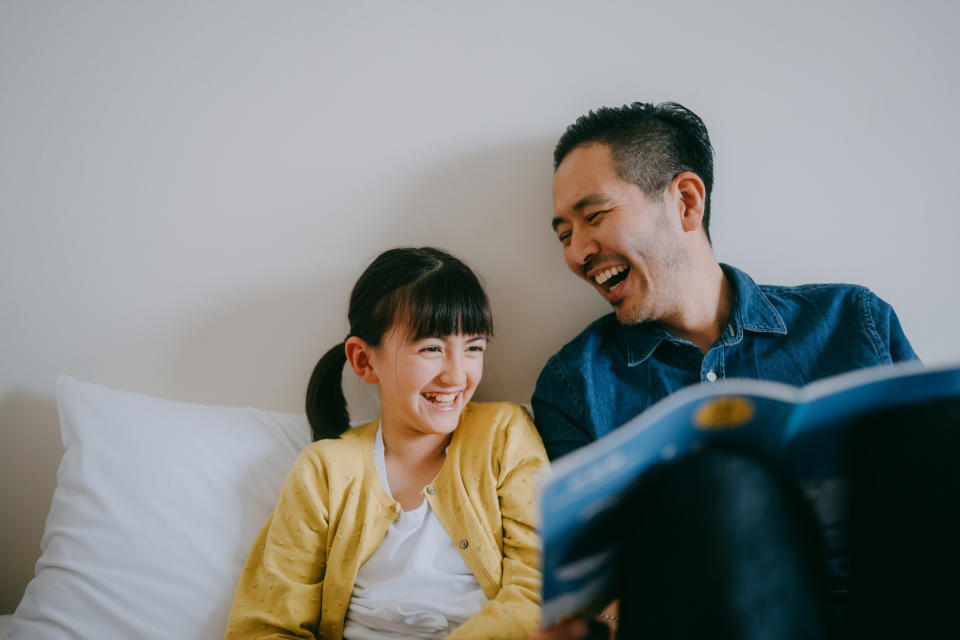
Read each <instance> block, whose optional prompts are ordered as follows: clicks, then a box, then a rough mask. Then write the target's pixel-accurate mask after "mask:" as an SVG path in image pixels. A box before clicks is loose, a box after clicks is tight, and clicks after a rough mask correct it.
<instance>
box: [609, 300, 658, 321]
mask: <svg viewBox="0 0 960 640" xmlns="http://www.w3.org/2000/svg"><path fill="white" fill-rule="evenodd" d="M610 304H611V306H612V307H613V312H614V313H615V314H616V315H617V320H618V321H619V322H620V324H640V323H641V322H648V321H649V320H650V317H649V315H650V314H649V313H647V312H646V311H645V310H644V309H637V308H636V307H632V306H630V305H628V304H624V301H623V300H617V301H616V302H611V303H610Z"/></svg>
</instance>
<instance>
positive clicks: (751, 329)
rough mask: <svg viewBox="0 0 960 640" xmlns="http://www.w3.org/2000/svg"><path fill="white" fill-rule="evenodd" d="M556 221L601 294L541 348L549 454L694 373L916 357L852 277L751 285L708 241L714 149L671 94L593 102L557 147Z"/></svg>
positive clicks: (703, 378)
mask: <svg viewBox="0 0 960 640" xmlns="http://www.w3.org/2000/svg"><path fill="white" fill-rule="evenodd" d="M554 163H555V174H554V183H553V201H554V218H553V229H554V230H555V231H556V234H557V238H558V239H559V240H560V242H561V244H562V245H563V253H564V257H565V258H566V261H567V265H568V266H569V267H570V269H571V270H572V271H573V272H574V273H575V274H576V275H578V276H580V277H581V278H583V279H584V280H586V281H587V282H589V283H590V285H591V286H592V287H593V288H595V289H596V290H597V291H598V292H599V293H600V294H601V295H602V296H604V297H605V298H606V299H607V300H608V301H609V302H610V304H611V305H612V306H613V313H611V314H609V315H607V316H604V317H602V318H600V319H599V320H597V321H595V322H594V323H592V324H591V325H589V326H588V327H587V328H586V329H584V331H583V332H582V333H580V335H579V336H577V337H576V338H574V339H573V340H572V341H571V342H569V343H568V344H567V345H566V346H564V347H563V348H562V349H561V350H560V351H559V352H558V353H557V354H556V355H554V356H553V357H552V358H551V359H550V360H549V362H547V364H546V366H545V367H544V369H543V371H542V373H541V374H540V378H539V380H538V381H537V386H536V390H535V391H534V395H533V399H532V404H533V409H534V414H535V421H536V424H537V427H538V428H539V430H540V433H541V435H542V437H543V441H544V444H545V445H546V447H547V453H548V454H549V456H550V458H551V459H553V458H556V457H558V456H562V455H564V454H566V453H569V452H570V451H572V450H574V449H576V448H578V447H580V446H582V445H584V444H587V443H588V442H591V441H593V440H596V439H597V438H600V437H602V436H604V435H606V434H607V433H609V432H610V431H611V430H613V429H615V428H617V427H619V426H620V425H622V424H624V423H625V422H627V421H628V420H630V419H631V418H633V417H635V416H636V415H638V414H639V413H641V412H642V411H643V410H644V409H646V408H647V407H649V406H650V405H651V404H653V403H655V402H656V401H658V400H660V399H662V398H664V397H666V396H667V395H669V394H670V393H672V392H674V391H676V390H678V389H680V388H682V387H685V386H688V385H691V384H696V383H698V382H714V381H716V380H721V379H724V378H762V379H767V380H776V381H779V382H785V383H787V384H792V385H797V386H799V385H804V384H806V383H808V382H811V381H813V380H816V379H818V378H824V377H827V376H831V375H834V374H838V373H842V372H845V371H850V370H853V369H859V368H863V367H869V366H873V365H879V364H889V363H891V362H895V361H898V360H910V359H915V358H916V357H917V356H916V354H915V353H914V351H913V349H912V348H911V346H910V343H909V342H908V341H907V338H906V337H905V336H904V334H903V331H902V329H901V328H900V323H899V321H898V319H897V316H896V314H895V313H894V311H893V309H892V308H891V307H890V306H889V305H888V304H887V303H885V302H884V301H883V300H881V299H880V298H878V297H877V296H876V295H874V294H873V293H872V292H871V291H869V290H868V289H866V288H864V287H859V286H852V285H805V286H800V287H781V286H758V285H756V284H755V283H754V281H753V280H752V279H751V278H750V277H749V276H748V275H747V274H745V273H744V272H742V271H740V270H738V269H735V268H734V267H731V266H728V265H723V264H719V263H718V262H717V259H716V257H715V256H714V254H713V248H712V246H711V243H710V231H709V224H710V192H711V189H712V187H713V148H712V146H711V144H710V139H709V136H708V135H707V129H706V127H705V126H704V124H703V122H702V121H701V120H700V118H699V117H697V116H696V115H695V114H694V113H693V112H691V111H690V110H688V109H686V108H684V107H682V106H680V105H678V104H675V103H665V104H660V105H652V104H644V103H634V104H632V105H629V106H623V107H620V108H601V109H598V110H596V111H592V112H590V113H589V114H587V115H585V116H583V117H581V118H580V119H578V120H577V121H576V122H575V123H574V124H573V125H571V126H570V127H568V128H567V130H566V132H565V133H564V134H563V136H562V137H561V138H560V141H559V142H558V143H557V147H556V150H555V151H554Z"/></svg>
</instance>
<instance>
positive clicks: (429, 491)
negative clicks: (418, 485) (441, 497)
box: [427, 487, 437, 495]
mask: <svg viewBox="0 0 960 640" xmlns="http://www.w3.org/2000/svg"><path fill="white" fill-rule="evenodd" d="M436 492H437V490H436V489H434V488H433V487H427V493H429V494H430V495H433V494H435V493H436Z"/></svg>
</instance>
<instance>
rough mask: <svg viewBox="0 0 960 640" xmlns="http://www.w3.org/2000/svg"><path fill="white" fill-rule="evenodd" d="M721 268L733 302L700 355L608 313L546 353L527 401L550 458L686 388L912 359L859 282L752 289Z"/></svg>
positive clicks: (648, 326)
mask: <svg viewBox="0 0 960 640" xmlns="http://www.w3.org/2000/svg"><path fill="white" fill-rule="evenodd" d="M721 267H722V268H723V272H724V275H725V276H726V277H727V279H728V280H729V281H730V283H731V284H732V285H733V289H734V290H735V294H734V300H733V304H732V306H731V309H730V315H729V317H728V318H727V326H726V328H725V330H724V331H723V333H722V335H721V336H720V337H719V338H718V339H717V341H716V342H714V344H713V346H711V347H710V350H709V351H707V352H706V353H705V354H704V353H703V352H702V351H700V349H699V347H697V346H696V345H694V344H693V343H692V342H689V341H687V340H684V339H681V338H677V337H675V336H673V335H671V334H670V333H669V332H667V331H666V330H664V329H663V328H661V327H660V326H658V325H657V324H655V323H641V324H636V325H624V324H621V323H620V322H618V321H617V318H616V316H615V315H614V314H613V313H611V314H609V315H606V316H604V317H602V318H600V319H599V320H597V321H595V322H593V323H592V324H590V325H589V326H588V327H587V328H586V329H585V330H584V331H583V332H582V333H581V334H580V335H578V336H577V337H576V338H574V339H573V340H572V341H571V342H570V343H568V344H567V345H566V346H564V347H563V348H562V349H561V350H560V351H559V352H558V353H557V354H556V355H554V356H553V357H552V358H550V360H549V361H548V362H547V364H546V366H545V367H544V368H543V371H542V372H541V373H540V378H539V379H538V380H537V387H536V389H535V390H534V393H533V398H532V401H531V402H532V405H533V411H534V422H535V423H536V425H537V429H539V431H540V435H541V437H542V438H543V443H544V445H546V448H547V454H548V455H549V457H550V458H551V459H554V458H557V457H559V456H562V455H563V454H565V453H568V452H570V451H573V450H574V449H577V448H578V447H581V446H583V445H584V444H587V443H588V442H591V441H593V440H596V439H597V438H602V437H603V436H604V435H606V434H607V433H609V432H610V431H612V430H613V429H615V428H616V427H618V426H620V425H622V424H624V423H626V422H627V421H628V420H630V419H631V418H633V417H635V416H636V415H638V414H639V413H640V412H642V411H643V410H644V409H646V408H647V407H649V406H650V405H652V404H653V403H655V402H657V401H658V400H661V399H662V398H665V397H666V396H668V395H669V394H671V393H673V392H674V391H677V390H678V389H681V388H683V387H686V386H688V385H692V384H697V383H707V384H709V383H711V382H714V381H716V380H722V379H726V378H754V379H757V378H759V379H764V380H774V381H777V382H783V383H786V384H790V385H794V386H802V385H805V384H807V383H808V382H812V381H814V380H817V379H819V378H825V377H828V376H832V375H836V374H839V373H844V372H846V371H851V370H853V369H861V368H864V367H871V366H875V365H882V364H890V363H892V362H897V361H900V360H914V359H916V358H917V355H916V354H915V353H914V351H913V348H912V347H911V346H910V343H909V341H908V340H907V338H906V336H905V335H904V334H903V330H902V329H901V328H900V321H899V320H898V319H897V315H896V313H894V311H893V308H892V307H891V306H890V305H889V304H887V303H886V302H884V301H883V300H881V299H880V298H878V297H877V296H876V295H874V293H873V292H871V291H870V290H869V289H867V288H865V287H860V286H855V285H848V284H809V285H802V286H799V287H781V286H770V285H762V286H758V285H757V284H756V283H755V282H754V281H753V280H752V279H751V278H750V276H748V275H747V274H745V273H744V272H742V271H740V270H738V269H735V268H733V267H731V266H729V265H721Z"/></svg>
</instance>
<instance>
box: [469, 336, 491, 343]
mask: <svg viewBox="0 0 960 640" xmlns="http://www.w3.org/2000/svg"><path fill="white" fill-rule="evenodd" d="M477 340H483V341H484V342H486V340H487V336H474V337H472V338H470V339H469V340H467V342H476V341H477Z"/></svg>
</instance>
